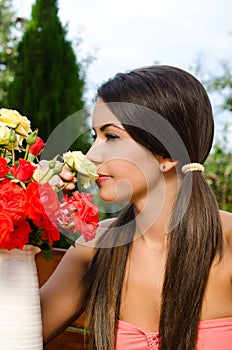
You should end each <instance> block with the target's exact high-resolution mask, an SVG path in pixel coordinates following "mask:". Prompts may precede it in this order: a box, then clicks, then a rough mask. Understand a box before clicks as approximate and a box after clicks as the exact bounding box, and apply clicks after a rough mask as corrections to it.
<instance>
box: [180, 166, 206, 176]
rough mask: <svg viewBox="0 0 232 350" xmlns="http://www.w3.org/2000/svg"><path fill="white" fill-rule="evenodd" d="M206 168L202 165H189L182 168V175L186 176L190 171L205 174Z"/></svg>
mask: <svg viewBox="0 0 232 350" xmlns="http://www.w3.org/2000/svg"><path fill="white" fill-rule="evenodd" d="M204 170H205V168H204V167H203V165H202V164H200V163H189V164H185V165H183V166H182V168H181V171H182V173H184V174H186V173H188V172H189V171H201V172H204Z"/></svg>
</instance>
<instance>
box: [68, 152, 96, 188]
mask: <svg viewBox="0 0 232 350" xmlns="http://www.w3.org/2000/svg"><path fill="white" fill-rule="evenodd" d="M63 159H64V162H65V164H66V165H67V166H68V167H69V168H70V169H71V170H75V171H77V172H78V174H79V176H80V178H81V181H82V183H83V186H84V188H87V187H88V186H90V185H91V184H92V183H93V182H94V181H95V180H96V179H97V178H98V174H97V167H96V166H95V164H93V163H92V162H91V161H90V160H89V159H88V158H87V157H86V156H85V155H84V154H83V153H82V152H80V151H73V152H70V151H69V152H67V153H64V154H63Z"/></svg>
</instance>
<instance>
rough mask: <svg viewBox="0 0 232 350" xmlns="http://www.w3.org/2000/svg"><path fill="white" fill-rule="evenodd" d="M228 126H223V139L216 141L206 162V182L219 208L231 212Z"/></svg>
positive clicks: (231, 156) (231, 196)
mask: <svg viewBox="0 0 232 350" xmlns="http://www.w3.org/2000/svg"><path fill="white" fill-rule="evenodd" d="M228 134H229V126H228V125H225V127H224V132H223V135H224V137H223V139H222V140H221V141H218V142H217V143H216V144H215V146H214V149H213V152H212V153H211V154H210V155H209V157H208V159H207V161H206V166H205V168H206V169H205V170H206V174H205V175H206V180H207V182H208V183H209V185H210V186H211V188H212V190H213V192H214V194H215V196H216V198H217V201H218V203H219V207H220V209H222V210H228V211H230V212H232V153H231V151H230V150H229V149H228Z"/></svg>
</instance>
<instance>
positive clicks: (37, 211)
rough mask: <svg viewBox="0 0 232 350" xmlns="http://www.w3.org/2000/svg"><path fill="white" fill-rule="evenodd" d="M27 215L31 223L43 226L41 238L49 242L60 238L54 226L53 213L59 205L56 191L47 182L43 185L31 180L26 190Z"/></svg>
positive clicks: (51, 242)
mask: <svg viewBox="0 0 232 350" xmlns="http://www.w3.org/2000/svg"><path fill="white" fill-rule="evenodd" d="M26 195H27V204H28V205H27V216H28V218H29V219H31V220H32V221H33V223H34V224H35V225H36V226H37V227H39V228H43V232H42V238H43V239H45V240H46V239H47V240H49V242H50V244H53V242H54V241H56V240H58V239H60V233H59V231H58V230H57V228H56V226H55V215H56V212H57V210H58V209H59V207H60V204H59V201H58V197H57V194H56V192H55V191H54V190H53V189H52V187H51V186H50V185H49V183H45V184H43V185H41V184H39V183H38V182H35V181H34V182H31V183H30V184H29V185H28V187H27V190H26Z"/></svg>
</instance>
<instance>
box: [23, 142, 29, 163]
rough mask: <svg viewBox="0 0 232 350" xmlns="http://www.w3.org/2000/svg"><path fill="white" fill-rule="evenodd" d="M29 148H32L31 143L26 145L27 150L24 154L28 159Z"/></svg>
mask: <svg viewBox="0 0 232 350" xmlns="http://www.w3.org/2000/svg"><path fill="white" fill-rule="evenodd" d="M29 149H30V145H29V144H27V147H26V152H25V155H24V159H25V160H27V157H28V153H29Z"/></svg>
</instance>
